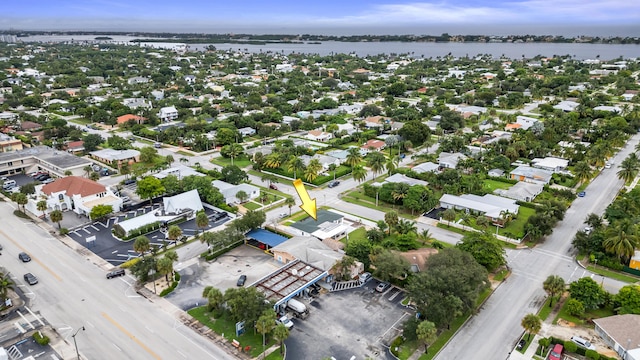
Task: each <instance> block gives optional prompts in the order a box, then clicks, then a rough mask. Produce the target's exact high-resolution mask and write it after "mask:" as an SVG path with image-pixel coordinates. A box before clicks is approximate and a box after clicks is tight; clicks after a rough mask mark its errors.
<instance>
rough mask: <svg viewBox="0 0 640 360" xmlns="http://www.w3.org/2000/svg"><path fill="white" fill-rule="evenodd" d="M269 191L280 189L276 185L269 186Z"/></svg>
mask: <svg viewBox="0 0 640 360" xmlns="http://www.w3.org/2000/svg"><path fill="white" fill-rule="evenodd" d="M269 189H271V190H278V187H277V186H276V184H269Z"/></svg>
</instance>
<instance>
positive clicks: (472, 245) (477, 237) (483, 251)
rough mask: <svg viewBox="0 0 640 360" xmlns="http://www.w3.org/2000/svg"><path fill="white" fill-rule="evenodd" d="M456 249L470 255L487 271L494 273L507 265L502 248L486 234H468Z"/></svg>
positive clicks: (494, 239) (492, 237) (490, 235)
mask: <svg viewBox="0 0 640 360" xmlns="http://www.w3.org/2000/svg"><path fill="white" fill-rule="evenodd" d="M456 247H457V248H458V249H460V250H462V251H466V252H468V253H469V254H471V256H473V258H474V259H476V261H477V262H478V264H480V265H482V266H484V267H485V268H486V269H487V270H488V271H494V270H495V269H497V268H498V267H500V266H502V265H505V264H506V263H507V259H506V258H505V251H504V248H503V247H502V245H501V244H500V243H499V242H498V240H497V239H496V238H495V236H493V234H490V233H488V232H481V233H479V232H469V233H467V234H465V235H464V236H463V237H462V240H461V241H460V242H459V243H458V244H457V245H456Z"/></svg>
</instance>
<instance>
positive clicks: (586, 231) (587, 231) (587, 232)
mask: <svg viewBox="0 0 640 360" xmlns="http://www.w3.org/2000/svg"><path fill="white" fill-rule="evenodd" d="M592 230H593V229H592V228H591V226H585V227H584V230H582V231H584V233H585V234H587V235H589V234H591V231H592Z"/></svg>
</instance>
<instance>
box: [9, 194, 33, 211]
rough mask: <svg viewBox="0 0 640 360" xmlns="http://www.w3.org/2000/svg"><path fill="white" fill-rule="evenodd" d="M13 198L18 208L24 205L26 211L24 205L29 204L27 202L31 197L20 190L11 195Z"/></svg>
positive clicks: (23, 209)
mask: <svg viewBox="0 0 640 360" xmlns="http://www.w3.org/2000/svg"><path fill="white" fill-rule="evenodd" d="M11 198H12V199H13V201H15V202H16V203H17V204H18V210H19V209H20V206H21V205H22V212H25V208H24V206H25V205H27V203H28V202H29V198H28V197H27V194H23V193H21V192H18V193H14V194H13V195H11Z"/></svg>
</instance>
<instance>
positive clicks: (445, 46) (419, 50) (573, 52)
mask: <svg viewBox="0 0 640 360" xmlns="http://www.w3.org/2000/svg"><path fill="white" fill-rule="evenodd" d="M111 38H112V39H113V40H110V41H103V42H104V43H118V44H132V43H130V40H133V39H134V37H131V36H122V35H114V36H111ZM72 39H73V40H74V41H94V39H95V35H78V36H70V35H51V36H48V35H42V36H31V37H28V38H21V40H23V41H25V42H32V41H37V42H67V41H71V40H72ZM175 45H176V44H175V43H170V42H166V43H163V42H158V43H156V42H152V43H141V44H140V46H144V47H159V48H172V47H174V46H175ZM210 45H213V46H215V47H216V49H218V50H242V51H248V52H254V53H259V52H275V53H282V54H290V53H304V54H319V55H323V56H324V55H331V54H340V53H344V54H350V53H353V54H356V55H358V56H360V57H364V56H367V55H379V54H410V55H411V56H413V57H416V58H420V57H425V58H435V57H438V56H446V55H449V54H451V55H452V56H456V57H465V56H469V57H474V56H476V55H483V54H488V55H491V56H492V57H494V58H499V57H502V56H506V57H508V58H511V59H521V58H522V57H523V56H524V57H526V58H532V57H534V56H537V55H541V56H543V57H551V56H554V55H570V56H571V57H573V58H575V59H579V60H584V59H595V58H596V57H599V58H600V59H601V60H611V59H616V58H619V57H622V58H625V59H629V58H638V57H640V45H619V44H611V45H610V44H578V43H570V44H563V43H432V42H423V43H419V42H337V41H325V42H322V43H320V44H309V43H301V44H282V43H278V44H265V45H249V44H233V43H228V44H189V48H190V49H191V50H204V49H205V48H207V47H208V46H210Z"/></svg>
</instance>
